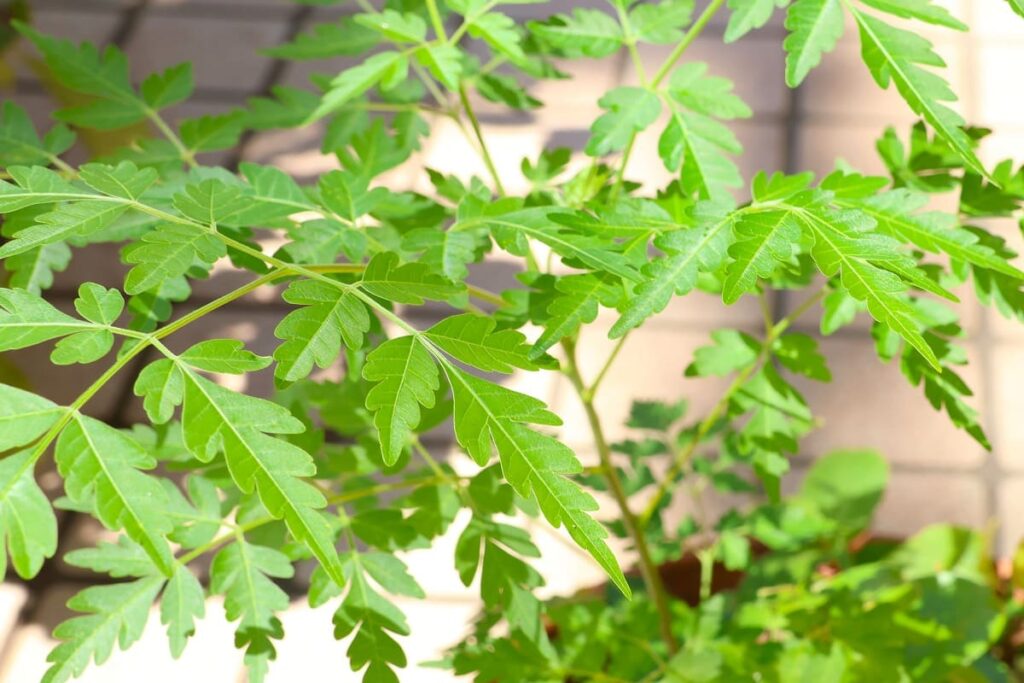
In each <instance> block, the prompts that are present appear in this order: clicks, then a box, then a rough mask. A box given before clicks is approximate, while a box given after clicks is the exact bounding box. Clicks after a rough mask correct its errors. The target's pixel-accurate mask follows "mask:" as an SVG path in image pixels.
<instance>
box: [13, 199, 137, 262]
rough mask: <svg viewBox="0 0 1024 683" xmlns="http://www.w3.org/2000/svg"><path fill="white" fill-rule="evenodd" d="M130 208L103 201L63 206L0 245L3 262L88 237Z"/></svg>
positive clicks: (44, 215)
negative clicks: (16, 256)
mask: <svg viewBox="0 0 1024 683" xmlns="http://www.w3.org/2000/svg"><path fill="white" fill-rule="evenodd" d="M127 209H128V207H127V206H125V205H124V204H120V203H116V202H109V201H103V200H100V199H96V200H86V201H79V202H76V203H74V204H63V205H60V206H58V207H57V208H56V209H54V210H53V211H50V212H49V213H45V214H43V215H42V216H40V217H39V218H38V219H37V220H36V223H37V224H36V225H34V226H32V227H29V228H25V229H24V230H19V231H18V232H17V233H16V234H15V236H14V239H13V240H11V241H10V242H8V243H7V244H4V245H3V246H0V259H3V258H7V257H9V256H15V255H17V254H22V253H25V252H27V251H29V250H31V249H35V248H36V247H40V246H43V245H46V244H53V243H54V242H64V241H66V240H69V239H72V238H81V237H88V236H89V235H91V234H92V233H95V232H98V231H100V230H102V229H103V228H105V227H107V226H109V225H110V224H111V223H113V222H114V221H115V220H117V219H118V218H119V217H120V216H121V215H122V214H123V213H124V212H125V211H127Z"/></svg>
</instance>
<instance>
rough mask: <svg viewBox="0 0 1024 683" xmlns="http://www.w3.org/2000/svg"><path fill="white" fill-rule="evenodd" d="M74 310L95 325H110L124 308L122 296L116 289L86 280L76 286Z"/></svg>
mask: <svg viewBox="0 0 1024 683" xmlns="http://www.w3.org/2000/svg"><path fill="white" fill-rule="evenodd" d="M75 310H76V311H78V314H79V315H80V316H82V317H83V318H85V319H86V320H90V321H92V322H94V323H96V324H97V325H112V324H113V323H114V321H115V320H117V319H118V318H119V317H120V316H121V312H122V311H123V310H124V297H123V296H121V292H119V291H117V290H116V289H107V288H106V287H104V286H103V285H98V284H96V283H95V282H86V283H85V284H83V285H82V286H80V287H79V288H78V298H77V299H75Z"/></svg>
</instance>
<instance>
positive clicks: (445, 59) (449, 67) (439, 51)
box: [415, 43, 463, 90]
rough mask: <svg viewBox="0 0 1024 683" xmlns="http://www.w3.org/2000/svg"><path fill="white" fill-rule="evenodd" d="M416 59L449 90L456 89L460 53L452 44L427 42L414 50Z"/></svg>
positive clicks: (460, 65)
mask: <svg viewBox="0 0 1024 683" xmlns="http://www.w3.org/2000/svg"><path fill="white" fill-rule="evenodd" d="M415 54H416V60H417V61H418V62H419V63H420V64H422V65H423V66H425V67H427V68H428V69H429V70H430V73H431V75H432V76H433V77H434V78H436V79H437V80H439V81H440V82H441V83H442V84H443V85H444V86H445V87H446V88H448V89H449V90H458V88H459V79H460V78H461V77H462V68H463V67H462V53H461V52H460V51H459V49H458V48H457V47H455V46H454V45H434V44H432V43H428V44H426V45H424V46H423V47H421V48H420V49H418V50H416V53H415Z"/></svg>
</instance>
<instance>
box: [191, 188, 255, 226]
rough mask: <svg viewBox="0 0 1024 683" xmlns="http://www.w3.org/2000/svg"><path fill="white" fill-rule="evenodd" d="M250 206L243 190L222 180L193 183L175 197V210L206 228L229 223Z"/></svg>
mask: <svg viewBox="0 0 1024 683" xmlns="http://www.w3.org/2000/svg"><path fill="white" fill-rule="evenodd" d="M249 206H250V204H249V200H248V199H247V198H246V197H245V196H244V195H243V192H242V190H241V188H239V187H237V186H235V185H228V184H227V183H225V182H224V181H221V180H213V179H210V180H204V181H202V182H199V183H192V184H190V185H186V186H185V190H184V191H183V192H179V193H178V194H176V195H174V208H176V209H177V210H178V211H181V213H182V214H183V215H185V216H187V217H188V218H191V219H192V220H194V221H198V222H199V223H202V224H203V225H206V226H214V225H216V224H217V223H219V222H221V221H228V220H230V219H231V218H233V217H235V216H237V215H238V214H239V213H241V212H242V211H244V210H245V209H247V208H249Z"/></svg>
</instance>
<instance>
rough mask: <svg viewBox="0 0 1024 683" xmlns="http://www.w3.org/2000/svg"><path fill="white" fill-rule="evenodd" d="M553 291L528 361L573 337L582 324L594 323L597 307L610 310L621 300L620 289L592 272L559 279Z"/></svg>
mask: <svg viewBox="0 0 1024 683" xmlns="http://www.w3.org/2000/svg"><path fill="white" fill-rule="evenodd" d="M555 289H556V290H557V291H558V294H557V295H556V296H555V298H554V299H552V301H551V303H550V304H548V308H547V313H548V316H549V318H548V319H547V321H546V322H545V324H544V332H543V333H541V335H540V337H538V338H537V343H536V344H535V345H534V347H533V348H532V349H531V350H530V354H529V355H530V357H531V358H538V357H540V356H541V355H543V354H544V352H545V351H547V350H548V349H550V348H551V347H552V346H554V345H555V344H557V343H558V342H560V341H561V340H562V339H565V338H566V337H571V336H573V335H574V334H576V331H577V330H578V329H580V327H581V326H582V325H584V324H586V323H592V322H594V320H596V319H597V310H598V306H599V305H600V306H605V307H606V308H613V307H615V305H616V304H617V303H618V302H619V300H620V299H621V298H622V289H621V287H616V286H615V284H614V283H613V282H610V281H609V279H608V278H605V277H602V276H601V275H598V274H596V273H588V274H586V275H568V276H566V277H562V278H559V279H558V282H556V283H555Z"/></svg>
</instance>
